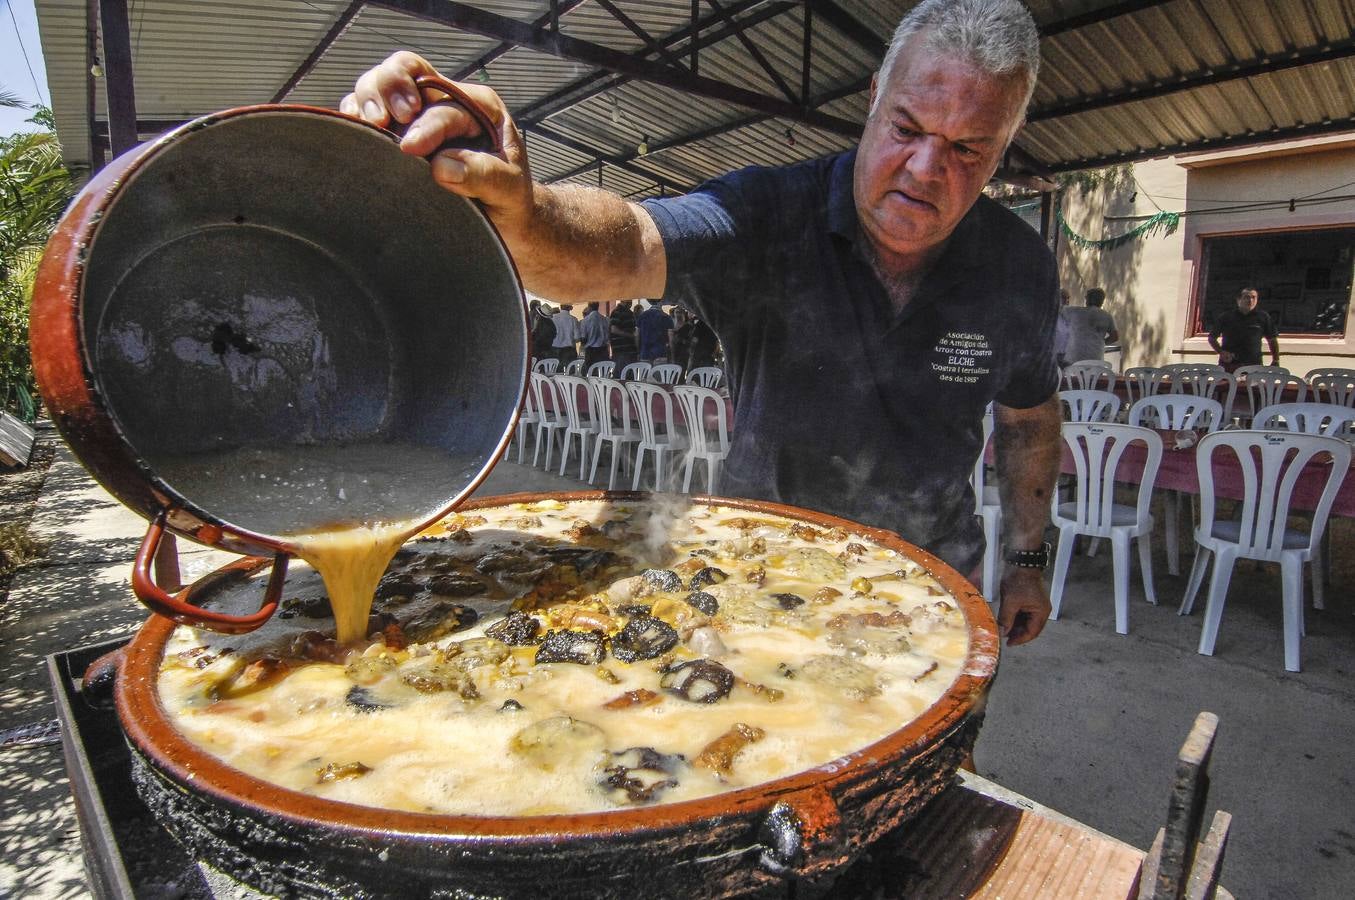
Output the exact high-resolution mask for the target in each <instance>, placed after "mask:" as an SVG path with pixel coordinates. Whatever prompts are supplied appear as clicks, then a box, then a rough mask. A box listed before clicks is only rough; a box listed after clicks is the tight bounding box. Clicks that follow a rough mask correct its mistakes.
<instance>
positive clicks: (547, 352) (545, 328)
mask: <svg viewBox="0 0 1355 900" xmlns="http://www.w3.org/2000/svg"><path fill="white" fill-rule="evenodd" d="M528 309H530V310H531V315H530V316H528V317H527V318H528V321H529V322H531V327H532V357H533V358H535V359H548V358H550V357H553V356H555V347H554V344H555V323H554V322H552V321H551V318H550V317H551V308H550V304H548V303H542V302H541V301H540V300H535V299H533V300H532V302H531V303H529V304H528Z"/></svg>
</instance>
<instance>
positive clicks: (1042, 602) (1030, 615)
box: [997, 567, 1050, 647]
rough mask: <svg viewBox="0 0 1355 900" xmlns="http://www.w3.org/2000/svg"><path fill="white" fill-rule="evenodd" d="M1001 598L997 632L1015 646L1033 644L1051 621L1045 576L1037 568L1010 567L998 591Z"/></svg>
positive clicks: (1009, 645)
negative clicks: (1030, 642) (1046, 623)
mask: <svg viewBox="0 0 1355 900" xmlns="http://www.w3.org/2000/svg"><path fill="white" fill-rule="evenodd" d="M998 593H999V596H1000V597H1001V598H1002V599H1001V601H1000V602H999V604H998V609H997V627H998V631H999V632H1000V633H1001V634H1002V635H1003V636H1005V637H1006V638H1007V646H1008V647H1015V646H1017V645H1019V644H1024V643H1026V642H1027V641H1033V640H1035V638H1037V637H1038V636H1039V634H1040V632H1041V631H1043V630H1044V623H1045V622H1047V621H1048V620H1049V612H1050V607H1049V592H1048V591H1047V590H1046V589H1045V584H1044V573H1043V572H1041V571H1040V570H1038V569H1024V568H1018V567H1009V568H1008V569H1007V571H1006V573H1005V574H1003V576H1002V587H1001V588H1000V589H999V591H998Z"/></svg>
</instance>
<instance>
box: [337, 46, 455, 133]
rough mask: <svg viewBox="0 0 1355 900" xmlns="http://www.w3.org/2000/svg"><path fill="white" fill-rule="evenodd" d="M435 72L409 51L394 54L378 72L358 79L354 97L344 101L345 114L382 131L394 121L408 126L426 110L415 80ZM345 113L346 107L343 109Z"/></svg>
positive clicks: (373, 69) (383, 63) (367, 73)
mask: <svg viewBox="0 0 1355 900" xmlns="http://www.w3.org/2000/svg"><path fill="white" fill-rule="evenodd" d="M436 71H437V70H435V69H434V68H433V66H432V64H431V63H429V62H428V60H426V59H424V58H423V57H421V56H418V55H416V54H414V53H410V52H409V51H408V50H401V51H400V52H398V53H393V54H391V55H390V56H388V57H386V59H385V60H384V61H383V62H382V63H381V64H380V65H379V66H376V67H375V68H372V69H368V70H367V71H366V72H364V73H363V74H362V76H361V77H360V78H358V81H357V84H356V85H354V87H353V93H352V94H350V95H349V97H351V98H352V100H351V102H350V101H349V98H348V97H345V98H344V104H346V105H347V106H348V108H347V109H344V111H345V112H350V110H351V112H350V114H351V115H357V116H361V117H362V118H364V119H366V120H367V121H368V122H371V123H372V124H373V125H380V126H382V127H383V128H384V127H385V126H387V125H389V124H391V122H392V121H395V122H399V123H401V124H407V123H409V122H411V121H413V119H414V117H415V116H417V115H418V113H419V109H420V108H421V107H422V106H423V101H422V98H420V97H419V91H418V88H416V87H415V86H414V79H415V77H417V76H419V75H431V74H434V73H435V72H436ZM340 108H341V109H343V106H341V107H340Z"/></svg>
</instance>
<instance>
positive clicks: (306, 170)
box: [31, 80, 528, 631]
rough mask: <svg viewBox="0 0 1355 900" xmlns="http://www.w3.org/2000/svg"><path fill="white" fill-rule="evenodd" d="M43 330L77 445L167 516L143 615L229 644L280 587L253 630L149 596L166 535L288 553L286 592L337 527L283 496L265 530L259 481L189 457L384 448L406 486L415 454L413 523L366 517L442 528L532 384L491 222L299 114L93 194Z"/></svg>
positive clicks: (132, 494) (105, 184) (222, 119)
mask: <svg viewBox="0 0 1355 900" xmlns="http://www.w3.org/2000/svg"><path fill="white" fill-rule="evenodd" d="M423 86H424V87H433V88H438V89H440V90H443V91H444V92H446V93H449V94H453V95H455V96H458V97H459V96H460V93H459V91H457V89H456V88H455V87H454V86H452V85H450V84H449V83H446V82H440V81H434V80H427V81H426V82H425V83H424V85H423ZM468 108H470V109H472V111H473V112H475V111H476V110H475V108H474V106H473V104H470V105H469V107H468ZM479 115H480V116H482V117H483V114H482V113H480V114H479ZM482 125H483V127H484V132H485V134H486V135H488V136H490V137H491V138H493V137H494V136H495V135H497V130H496V129H494V128H493V126H492V124H491V123H490V122H489V121H488V120H487V119H485V120H484V121H482ZM493 142H494V141H491V143H493ZM31 333H32V353H33V364H34V370H35V374H36V376H37V381H38V386H39V388H40V390H41V393H42V396H43V399H44V400H45V402H46V404H47V407H48V410H49V412H50V414H51V416H52V418H53V420H54V421H55V423H56V425H57V427H58V428H59V429H60V431H61V433H62V435H63V437H65V439H66V441H67V442H68V443H69V444H70V446H71V447H72V449H73V450H74V451H75V452H76V454H77V455H78V456H79V457H80V459H81V461H82V462H83V463H84V464H85V465H86V467H87V468H88V469H89V470H90V471H91V472H92V473H93V474H94V476H95V477H96V478H97V479H98V480H99V481H100V483H102V484H103V485H104V487H106V488H107V489H108V490H109V491H110V492H112V493H113V494H114V495H115V496H116V497H117V498H118V499H119V500H121V501H122V502H123V503H125V504H127V505H128V506H130V507H131V508H132V509H134V510H136V511H137V512H139V513H140V514H142V515H143V516H145V517H146V518H147V519H149V520H151V526H150V529H149V531H148V534H147V538H146V541H145V542H144V543H143V547H142V552H141V554H140V555H139V557H138V562H137V565H136V568H135V569H134V578H133V585H134V589H135V590H136V592H137V594H138V596H139V597H141V599H142V600H143V601H144V602H146V603H147V604H148V605H149V606H151V607H152V608H153V609H155V610H156V611H157V612H160V613H162V614H164V615H168V616H171V617H173V618H176V619H179V620H181V621H196V622H198V623H200V624H203V625H206V626H207V627H213V628H217V629H218V630H225V631H232V630H234V631H240V630H247V629H249V628H253V627H257V625H258V624H261V623H262V622H263V621H264V620H265V619H267V618H268V616H269V615H270V614H271V613H272V611H273V608H274V607H275V605H276V591H274V592H270V595H269V596H268V597H267V598H266V602H265V604H264V606H263V607H262V608H261V609H260V610H259V611H258V612H257V613H254V614H252V615H249V616H235V617H224V618H222V617H216V618H213V617H211V616H210V615H200V614H198V613H197V612H196V611H194V610H193V609H191V608H188V607H185V606H183V605H182V604H180V603H178V601H177V600H176V599H175V598H173V597H171V596H169V595H168V594H167V593H166V592H164V591H161V590H159V588H158V587H157V586H156V585H155V583H154V581H153V580H152V578H151V577H150V561H151V558H152V557H153V556H154V554H155V552H156V547H157V545H158V542H159V540H160V537H161V534H162V532H163V530H164V529H168V530H170V531H172V532H176V533H178V534H180V535H184V536H187V537H189V538H191V539H193V540H195V541H198V542H200V543H203V544H208V545H214V546H219V547H222V548H224V549H227V550H232V551H235V552H239V553H250V554H261V553H262V554H268V555H276V559H277V567H276V573H275V575H276V577H275V578H274V583H275V587H276V588H280V587H281V584H282V580H283V576H284V574H285V563H286V559H287V556H288V555H289V554H291V553H292V552H293V550H294V547H293V544H292V543H291V542H289V540H288V538H287V534H294V533H301V532H304V531H306V530H309V529H310V526H317V527H318V526H323V525H326V524H329V523H327V522H324V521H316V522H309V521H306V520H305V516H304V515H303V514H302V513H300V512H297V508H299V507H298V505H297V504H293V503H289V501H288V500H287V499H284V497H283V496H282V495H281V494H279V495H277V496H276V498H275V500H274V503H273V509H272V510H270V511H269V512H270V515H262V516H261V514H260V512H259V510H258V509H251V508H249V507H248V506H245V505H240V506H238V507H237V505H236V504H235V503H234V502H233V498H232V489H231V488H230V487H229V484H230V483H231V482H230V479H248V478H252V477H255V473H254V472H253V471H252V470H251V467H250V465H249V464H248V463H244V464H241V465H238V466H236V467H235V468H236V469H237V471H229V472H223V471H222V470H221V467H219V466H208V465H205V464H204V465H193V464H190V465H184V464H183V461H184V460H185V459H187V460H190V461H192V460H197V459H200V458H202V455H204V454H210V453H220V452H222V451H229V450H232V449H233V448H240V449H243V450H247V451H248V452H249V453H257V454H259V455H260V458H262V457H263V456H268V457H269V458H270V460H271V462H270V465H271V466H272V467H273V469H274V470H277V471H282V472H283V473H284V474H285V473H286V472H288V470H289V469H288V467H289V464H290V462H291V460H292V457H294V456H296V455H297V454H299V453H300V452H301V450H302V449H305V450H307V451H310V450H312V449H313V448H316V447H319V448H334V449H336V450H338V451H339V452H342V453H346V452H348V450H349V449H350V448H352V447H355V446H365V447H367V448H368V449H369V451H370V448H372V447H376V448H378V449H377V451H376V452H377V453H378V454H380V455H382V456H383V457H387V456H388V457H390V460H389V462H390V464H391V467H392V468H393V469H399V468H401V464H402V462H403V461H404V456H405V455H407V454H411V453H413V452H414V451H415V450H418V451H419V453H420V458H421V460H422V461H423V462H424V463H425V469H426V470H429V471H431V473H432V474H431V475H429V476H428V477H426V478H425V479H424V480H423V481H422V482H421V486H420V488H419V490H418V492H417V496H418V504H419V505H418V508H385V507H384V506H383V504H385V506H390V507H401V506H402V503H401V502H397V501H395V500H383V499H380V498H378V499H376V500H373V501H372V503H373V508H371V509H367V510H366V511H365V515H368V516H370V517H372V518H374V519H381V520H384V519H396V520H408V519H418V520H419V521H421V522H423V523H425V524H426V523H427V522H431V521H433V520H435V519H437V518H438V517H440V516H441V515H443V514H444V513H445V512H446V511H447V510H449V509H450V508H452V507H453V506H454V505H455V504H456V503H458V502H459V501H460V500H461V499H462V498H464V497H465V496H466V495H467V494H469V493H470V492H471V491H472V490H473V489H474V488H475V486H476V485H477V484H478V483H479V482H480V480H482V479H483V477H484V475H485V474H486V473H487V472H488V470H489V468H490V467H491V466H492V465H493V463H494V461H495V460H496V459H497V458H498V456H499V454H500V453H501V452H502V450H503V448H504V446H506V444H507V442H508V440H509V438H510V437H511V435H512V432H513V428H514V425H515V422H516V416H517V410H518V407H519V405H520V403H521V399H522V395H523V390H524V388H525V386H526V375H527V367H528V345H527V322H526V313H525V308H524V303H523V294H522V288H521V285H520V283H519V280H518V277H517V273H516V271H515V269H514V267H513V264H512V261H511V259H510V258H509V256H508V254H507V252H506V250H505V248H504V246H503V244H502V242H501V241H500V239H499V237H498V234H497V233H496V231H495V230H494V228H493V226H492V225H491V224H490V222H489V221H488V219H487V218H486V217H485V216H484V215H483V213H482V212H481V211H480V210H479V209H478V208H477V207H476V206H475V205H474V204H473V203H471V202H469V201H467V200H465V199H462V198H460V197H456V196H454V195H452V194H449V193H447V192H446V191H441V190H436V189H433V187H432V185H431V182H430V176H429V172H428V163H427V162H426V161H424V160H422V159H417V158H414V157H410V156H407V155H405V154H403V153H401V152H400V150H399V148H398V146H397V139H396V137H395V135H393V134H391V133H390V132H388V131H384V130H382V129H379V128H376V127H374V126H372V125H369V124H367V123H364V122H362V121H359V120H357V119H353V118H350V117H348V116H344V115H342V114H340V113H337V112H333V111H330V110H325V109H313V108H309V107H297V106H256V107H248V108H242V109H233V110H228V111H226V112H222V113H218V114H215V115H211V116H207V117H205V118H202V119H198V120H197V121H195V122H192V123H189V124H187V125H185V126H183V127H181V128H178V129H176V130H175V131H172V132H170V133H168V134H166V135H164V136H163V137H161V138H159V139H158V140H155V141H153V142H150V143H148V144H145V145H142V146H141V147H139V148H137V149H136V150H134V151H131V152H129V153H126V154H124V155H123V156H121V157H119V158H117V159H116V160H114V161H113V162H112V163H111V164H110V165H109V166H108V167H107V168H105V169H104V170H102V171H101V172H100V173H99V174H98V175H96V176H95V177H94V178H93V179H92V180H91V181H90V183H89V184H88V185H87V186H86V187H85V188H84V190H83V191H81V193H80V194H79V196H78V197H77V198H76V200H75V201H74V203H73V204H72V206H71V208H70V209H69V211H68V212H67V213H66V215H65V216H64V217H63V219H62V220H61V222H60V224H59V226H58V227H57V230H56V232H55V234H54V235H53V236H52V239H51V241H50V243H49V244H48V246H47V251H46V254H45V256H44V258H43V261H42V265H41V268H40V270H39V272H38V278H37V284H36V288H35V291H34V297H33V312H32V327H31ZM429 454H432V455H431V456H430V455H429ZM430 460H431V463H430V462H429V461H430ZM444 462H445V465H444V464H443V463H444ZM167 473H172V474H167ZM274 474H276V471H275V472H274ZM358 474H361V473H358ZM259 477H265V476H263V475H259ZM410 493H411V492H409V491H407V492H406V497H408V496H409V495H410ZM289 505H290V506H292V507H295V508H293V509H291V510H288V509H284V507H288V506H289ZM272 513H276V514H278V515H281V514H282V513H290V514H292V515H293V518H294V519H296V521H294V522H292V523H291V525H289V526H288V527H287V528H286V529H282V528H279V527H277V525H276V522H278V521H280V520H279V519H278V518H277V516H276V515H272ZM317 515H318V514H317Z"/></svg>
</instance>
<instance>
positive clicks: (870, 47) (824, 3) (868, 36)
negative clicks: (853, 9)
mask: <svg viewBox="0 0 1355 900" xmlns="http://www.w3.org/2000/svg"><path fill="white" fill-rule="evenodd" d="M814 15H816V16H818V17H819V18H820V19H822V20H823V21H825V22H827V23H828V24H829V25H832V26H833V27H834V28H835V29H837V30H838V31H839V32H841V33H842V36H843V37H845V38H846V39H847V40H849V41H851V42H852V43H853V44H855V45H856V46H858V47H860V48H861V49H862V50H864V51H866V52H867V53H869V54H870V58H871V59H873V60H875V61H876V63H877V64H878V63H879V62H880V60H882V59H884V55H885V50H886V49H888V47H889V44H888V42H886V41H884V40H882V39H881V38H880V36H879V35H878V34H876V33H875V32H874V31H872V30H871V29H870V28H868V27H867V26H865V25H863V24H862V23H861V20H859V19H857V18H856V16H854V15H852V14H851V13H849V12H847V11H846V10H845V9H843V8H842V7H841V6H839V5H838V4H837V3H836V2H835V0H816V2H815V3H814Z"/></svg>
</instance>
